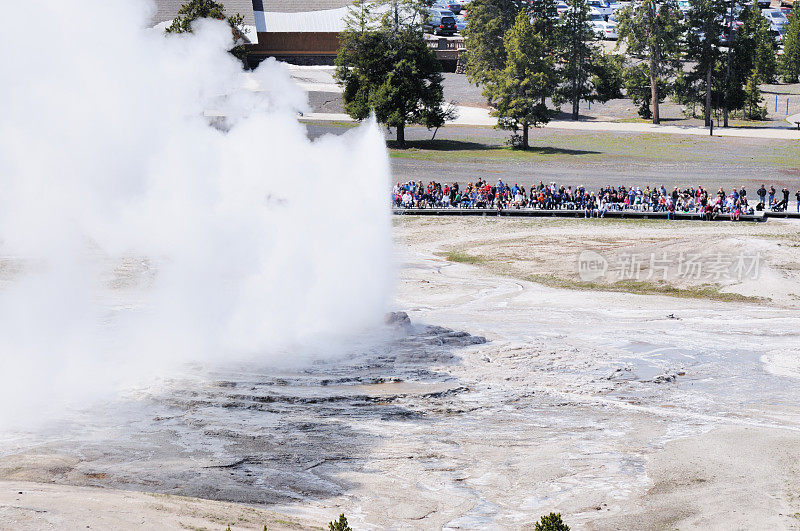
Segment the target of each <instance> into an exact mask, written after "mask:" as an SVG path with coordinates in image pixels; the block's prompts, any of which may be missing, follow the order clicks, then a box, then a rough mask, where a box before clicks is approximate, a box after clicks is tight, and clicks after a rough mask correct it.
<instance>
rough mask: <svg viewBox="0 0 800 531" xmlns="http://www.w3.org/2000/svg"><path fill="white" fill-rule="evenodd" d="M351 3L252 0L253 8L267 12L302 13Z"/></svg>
mask: <svg viewBox="0 0 800 531" xmlns="http://www.w3.org/2000/svg"><path fill="white" fill-rule="evenodd" d="M352 3H353V1H352V0H253V10H255V11H266V12H267V13H303V12H309V11H327V10H329V9H339V8H342V7H347V6H349V5H350V4H352Z"/></svg>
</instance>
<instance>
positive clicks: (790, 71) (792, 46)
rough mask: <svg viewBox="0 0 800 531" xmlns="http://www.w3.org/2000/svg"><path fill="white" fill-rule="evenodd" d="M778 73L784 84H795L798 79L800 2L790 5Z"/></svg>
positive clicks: (799, 74) (799, 75)
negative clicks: (790, 10) (789, 16)
mask: <svg viewBox="0 0 800 531" xmlns="http://www.w3.org/2000/svg"><path fill="white" fill-rule="evenodd" d="M780 71H781V78H782V79H783V82H784V83H797V81H798V78H800V2H795V3H794V4H793V5H792V15H791V18H790V19H789V24H788V25H787V27H786V34H785V35H784V36H783V55H782V56H781V61H780Z"/></svg>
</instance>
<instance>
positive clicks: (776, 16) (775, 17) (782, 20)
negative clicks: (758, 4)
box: [761, 9, 789, 31]
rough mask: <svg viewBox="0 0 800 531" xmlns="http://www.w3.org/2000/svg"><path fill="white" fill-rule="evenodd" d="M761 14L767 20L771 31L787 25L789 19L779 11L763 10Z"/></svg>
mask: <svg viewBox="0 0 800 531" xmlns="http://www.w3.org/2000/svg"><path fill="white" fill-rule="evenodd" d="M761 14H762V15H764V16H765V17H766V18H767V20H769V23H770V26H771V29H772V30H773V31H775V30H777V29H778V28H779V27H780V26H785V25H786V24H788V23H789V19H788V18H786V15H784V14H783V11H781V10H780V9H763V10H762V11H761Z"/></svg>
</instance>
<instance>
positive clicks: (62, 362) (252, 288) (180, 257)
mask: <svg viewBox="0 0 800 531" xmlns="http://www.w3.org/2000/svg"><path fill="white" fill-rule="evenodd" d="M9 7H10V12H8V10H7V11H6V13H5V14H4V16H3V17H2V20H0V51H1V52H2V53H0V71H1V72H3V74H4V75H3V82H1V83H0V101H1V102H3V105H2V107H1V108H0V113H1V114H0V363H1V364H2V367H1V368H0V428H2V427H3V426H4V425H10V422H11V421H12V420H19V417H29V416H30V415H31V414H32V413H36V414H39V413H42V412H45V411H47V410H58V409H59V408H60V407H62V406H63V405H64V404H70V403H74V402H76V401H78V402H80V401H82V400H83V399H85V398H87V397H98V396H102V395H103V394H105V393H108V392H111V391H113V390H114V389H116V388H117V386H119V385H121V384H122V383H124V382H125V381H126V380H128V379H129V378H131V377H139V378H141V377H147V376H149V375H155V374H158V371H160V370H161V369H163V368H164V367H165V366H170V365H173V364H174V363H176V362H184V361H191V360H200V361H204V362H212V361H219V360H225V359H230V358H238V357H242V356H256V357H258V356H269V355H274V353H275V352H277V351H279V350H280V349H282V348H284V349H285V348H286V347H287V346H290V345H297V344H303V343H304V342H308V341H318V340H319V339H320V338H325V337H329V336H331V335H333V334H347V333H357V332H358V331H360V330H363V329H365V328H367V327H369V326H372V325H375V324H376V323H378V322H379V321H380V320H381V319H382V315H383V312H384V311H385V309H386V306H387V302H388V297H389V294H390V291H391V278H392V274H391V267H390V264H389V260H390V258H389V256H390V245H391V242H390V234H389V231H390V220H389V215H390V214H389V210H388V199H387V189H388V188H387V186H388V181H389V168H388V158H387V154H386V150H385V147H384V145H383V139H382V135H381V134H380V131H379V130H378V128H377V126H375V124H371V125H368V126H365V127H362V128H359V129H357V130H355V131H352V132H350V133H348V134H346V135H343V136H341V137H325V138H321V139H319V140H317V141H315V142H310V141H309V140H308V139H307V138H306V133H305V129H304V127H303V126H302V125H301V124H299V123H298V121H297V118H296V112H297V110H298V109H302V108H303V107H304V106H305V105H306V98H305V94H304V93H303V92H302V91H300V89H298V88H297V87H296V86H295V85H294V84H293V83H292V82H291V80H290V78H289V76H288V74H287V72H286V71H285V69H284V68H283V67H282V66H281V65H280V64H278V63H276V62H274V61H268V62H265V63H263V64H262V65H261V66H260V67H259V68H258V69H257V70H256V71H255V72H253V73H252V74H250V75H249V77H248V78H246V76H245V74H244V73H243V72H242V71H241V68H240V66H239V64H238V62H237V61H236V60H235V59H234V58H233V57H232V56H230V55H229V54H228V53H227V52H226V50H227V49H229V48H230V47H231V45H232V43H231V34H230V31H229V29H228V28H227V26H226V25H225V24H224V23H222V22H218V21H199V22H198V23H197V24H196V25H195V34H194V35H181V36H169V37H167V36H165V35H164V34H163V33H162V32H160V31H158V30H154V29H148V28H147V26H148V22H149V18H150V16H151V13H152V9H153V6H152V5H150V4H148V3H147V2H144V1H140V0H82V1H80V2H62V1H56V0H26V1H24V2H13V3H12V5H10V6H9ZM248 82H249V83H251V84H252V83H257V84H258V85H259V86H260V87H261V88H262V89H263V90H262V91H260V92H253V91H252V90H245V89H244V88H243V87H244V85H245V84H246V83H248ZM210 110H213V111H220V112H222V113H224V115H225V116H226V117H227V118H226V120H227V126H228V130H227V132H223V131H220V130H219V129H217V128H214V127H211V126H210V125H209V120H208V118H207V117H205V116H204V113H205V112H207V111H210ZM284 352H286V351H285V350H284ZM289 352H291V351H289ZM283 355H291V354H283ZM23 406H27V407H23Z"/></svg>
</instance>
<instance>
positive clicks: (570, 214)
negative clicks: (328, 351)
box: [392, 208, 800, 222]
mask: <svg viewBox="0 0 800 531" xmlns="http://www.w3.org/2000/svg"><path fill="white" fill-rule="evenodd" d="M392 213H393V214H395V215H398V216H506V217H559V218H583V217H586V211H585V210H582V209H581V210H577V209H558V210H545V209H539V208H520V209H516V208H508V209H504V210H497V209H494V208H394V209H392ZM598 215H602V216H603V217H605V218H624V219H667V218H668V213H667V212H642V211H636V210H608V211H606V212H605V213H604V214H602V213H600V212H599V211H596V212H595V214H594V217H597V216H598ZM674 217H675V219H682V220H698V221H700V220H703V219H704V216H703V215H702V214H699V213H696V212H675V216H674ZM768 217H791V218H797V219H800V214H797V213H795V212H756V213H755V214H742V215H741V216H740V217H739V219H740V221H756V222H759V221H766V220H767V218H768ZM716 221H730V214H719V215H718V216H717V218H716Z"/></svg>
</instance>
